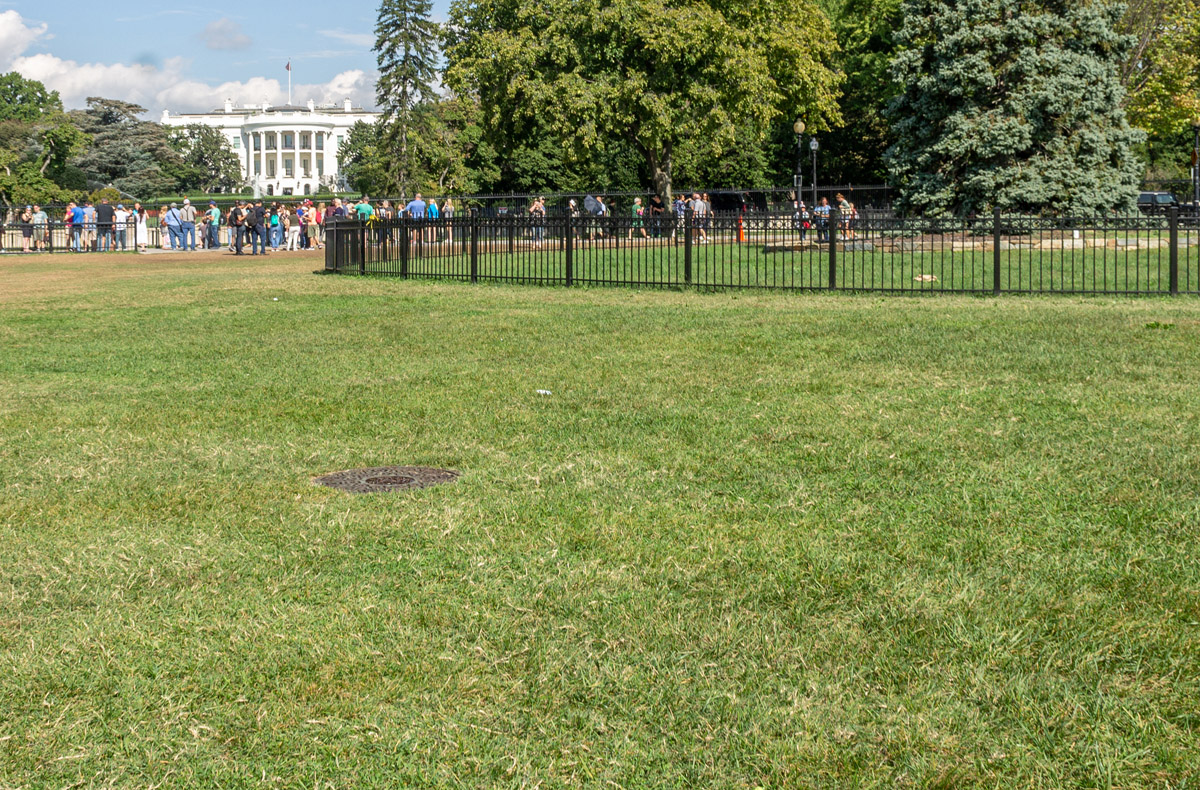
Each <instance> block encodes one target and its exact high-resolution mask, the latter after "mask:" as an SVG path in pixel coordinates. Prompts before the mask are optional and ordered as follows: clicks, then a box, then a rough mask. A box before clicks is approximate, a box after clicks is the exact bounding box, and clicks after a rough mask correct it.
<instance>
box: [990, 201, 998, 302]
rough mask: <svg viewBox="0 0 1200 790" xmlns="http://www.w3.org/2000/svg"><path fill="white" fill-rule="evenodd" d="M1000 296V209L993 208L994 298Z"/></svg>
mask: <svg viewBox="0 0 1200 790" xmlns="http://www.w3.org/2000/svg"><path fill="white" fill-rule="evenodd" d="M999 295H1000V207H999V206H992V296H999Z"/></svg>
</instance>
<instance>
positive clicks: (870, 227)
mask: <svg viewBox="0 0 1200 790" xmlns="http://www.w3.org/2000/svg"><path fill="white" fill-rule="evenodd" d="M326 240H327V244H326V248H325V269H326V271H328V272H335V273H342V274H359V275H366V274H381V275H394V276H399V277H424V278H442V279H451V280H463V281H470V282H510V283H531V284H542V285H552V284H557V285H568V286H571V285H618V286H636V287H664V288H673V287H685V286H694V287H698V288H714V289H726V288H774V289H793V290H863V291H881V292H905V293H908V292H914V293H922V292H957V293H991V294H1000V293H1070V294H1177V293H1189V294H1200V222H1198V221H1197V220H1196V219H1194V218H1187V219H1181V218H1180V217H1179V215H1178V212H1177V211H1175V210H1172V211H1171V212H1169V213H1168V214H1167V215H1166V216H1164V217H1145V216H1136V217H1120V218H1118V217H1110V218H1100V219H1094V218H1093V219H1088V220H1072V219H1062V218H1051V219H1046V218H1037V217H1019V216H1006V215H1001V214H999V213H995V214H993V215H992V216H988V217H979V218H974V219H966V220H931V219H921V220H913V219H897V218H889V217H864V218H858V219H850V218H847V217H843V216H841V215H839V213H838V212H837V211H833V212H832V213H831V215H830V217H829V219H828V221H817V220H811V221H809V222H804V221H802V220H800V219H798V218H797V217H796V216H795V215H793V214H763V213H758V214H756V213H747V214H732V215H715V216H696V215H693V214H691V213H688V214H686V215H684V216H682V217H674V216H667V217H664V218H662V220H661V221H654V220H652V219H648V218H647V219H643V218H638V217H632V216H631V217H602V218H600V217H549V218H546V219H544V220H537V219H533V218H530V217H481V216H478V215H472V216H465V217H456V218H453V219H450V220H445V219H443V220H418V219H392V220H373V221H369V222H360V221H358V220H351V219H346V220H335V221H331V222H330V223H329V225H328V226H327V228H326Z"/></svg>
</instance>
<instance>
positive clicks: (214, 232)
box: [208, 200, 221, 250]
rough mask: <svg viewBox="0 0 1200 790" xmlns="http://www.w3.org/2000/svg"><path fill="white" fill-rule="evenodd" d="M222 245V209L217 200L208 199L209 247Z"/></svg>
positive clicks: (214, 247)
mask: <svg viewBox="0 0 1200 790" xmlns="http://www.w3.org/2000/svg"><path fill="white" fill-rule="evenodd" d="M220 246H221V210H220V209H219V208H217V201H215V200H210V201H208V248H209V249H210V250H215V249H217V248H218V247H220Z"/></svg>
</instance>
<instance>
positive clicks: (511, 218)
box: [504, 214, 517, 255]
mask: <svg viewBox="0 0 1200 790" xmlns="http://www.w3.org/2000/svg"><path fill="white" fill-rule="evenodd" d="M504 218H505V219H506V220H508V222H507V223H506V224H507V225H508V254H509V255H512V254H513V246H514V243H515V240H516V235H517V215H516V214H506V215H505V216H504Z"/></svg>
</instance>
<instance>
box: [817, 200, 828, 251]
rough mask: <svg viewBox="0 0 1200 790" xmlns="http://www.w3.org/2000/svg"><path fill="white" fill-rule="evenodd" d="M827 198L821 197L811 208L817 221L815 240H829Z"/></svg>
mask: <svg viewBox="0 0 1200 790" xmlns="http://www.w3.org/2000/svg"><path fill="white" fill-rule="evenodd" d="M829 212H830V207H829V198H821V202H820V203H818V204H817V207H816V208H814V209H813V216H814V217H815V218H816V221H817V241H818V242H826V241H829Z"/></svg>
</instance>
